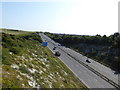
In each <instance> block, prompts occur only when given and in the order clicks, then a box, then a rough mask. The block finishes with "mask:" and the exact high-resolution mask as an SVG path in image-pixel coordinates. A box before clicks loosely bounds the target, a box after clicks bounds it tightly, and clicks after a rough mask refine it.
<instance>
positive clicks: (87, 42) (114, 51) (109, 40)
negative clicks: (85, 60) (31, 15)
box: [45, 32, 120, 72]
mask: <svg viewBox="0 0 120 90" xmlns="http://www.w3.org/2000/svg"><path fill="white" fill-rule="evenodd" d="M45 34H46V35H47V36H49V37H50V38H51V39H53V40H54V41H56V42H58V43H61V44H62V45H65V46H66V47H69V48H71V49H74V50H75V51H77V52H79V53H81V54H83V55H85V56H87V57H89V58H92V59H93V60H96V61H98V62H99V63H102V64H104V65H106V66H107V67H110V68H111V69H113V70H115V71H116V72H119V71H120V33H117V32H116V33H114V34H112V35H110V36H106V35H104V36H101V35H95V36H89V35H68V34H53V33H49V32H45Z"/></svg>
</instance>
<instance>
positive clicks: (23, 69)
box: [19, 66, 29, 73]
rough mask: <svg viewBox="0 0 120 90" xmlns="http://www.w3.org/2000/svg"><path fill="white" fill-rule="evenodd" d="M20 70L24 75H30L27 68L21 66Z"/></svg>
mask: <svg viewBox="0 0 120 90" xmlns="http://www.w3.org/2000/svg"><path fill="white" fill-rule="evenodd" d="M19 70H20V71H21V72H22V73H29V71H28V69H27V68H26V67H25V66H20V67H19Z"/></svg>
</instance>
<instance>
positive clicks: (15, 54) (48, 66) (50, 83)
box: [1, 29, 87, 90]
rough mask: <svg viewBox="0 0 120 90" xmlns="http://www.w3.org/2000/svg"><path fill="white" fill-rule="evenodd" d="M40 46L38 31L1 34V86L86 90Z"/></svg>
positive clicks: (48, 51)
mask: <svg viewBox="0 0 120 90" xmlns="http://www.w3.org/2000/svg"><path fill="white" fill-rule="evenodd" d="M7 30H8V29H7ZM2 31H4V30H2ZM9 32H10V33H9ZM17 32H19V33H20V34H16V33H17ZM41 43H42V40H41V37H40V36H39V35H38V34H37V33H35V32H34V33H33V32H25V33H23V34H21V32H20V31H14V30H13V31H12V34H11V31H9V30H8V31H7V33H5V32H2V44H1V45H2V87H3V88H36V87H40V88H83V89H85V90H86V89H87V87H86V86H85V85H84V84H82V82H80V80H79V79H78V78H77V77H76V76H75V75H74V74H73V73H72V72H71V71H70V70H69V69H68V68H67V66H66V65H65V64H64V63H62V62H61V60H59V59H58V58H57V57H56V56H54V54H53V53H52V52H51V51H50V50H49V49H48V48H47V47H43V46H41Z"/></svg>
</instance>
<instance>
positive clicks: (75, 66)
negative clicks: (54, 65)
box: [40, 33, 118, 88]
mask: <svg viewBox="0 0 120 90" xmlns="http://www.w3.org/2000/svg"><path fill="white" fill-rule="evenodd" d="M40 35H41V37H42V39H43V41H45V40H46V41H47V42H48V48H49V49H50V50H51V51H52V52H53V53H54V50H53V48H54V47H55V46H56V47H57V50H58V51H59V52H60V53H61V56H60V57H59V58H60V60H61V61H62V62H63V63H64V64H65V65H66V66H67V67H68V68H69V69H70V70H71V71H72V72H73V73H74V74H75V75H76V76H77V77H78V78H79V79H80V80H81V81H82V82H83V83H84V84H85V85H86V86H87V87H88V88H115V86H113V85H112V84H110V83H108V82H107V81H106V80H105V79H106V78H105V79H104V78H101V76H100V75H101V74H102V75H104V76H106V77H107V78H108V79H110V80H112V81H114V82H115V83H117V84H118V76H117V75H115V74H114V73H113V71H112V70H110V69H109V68H107V67H105V66H103V65H101V64H99V63H97V62H95V61H94V60H92V59H90V61H91V63H87V62H85V60H86V58H87V57H85V56H83V55H81V54H79V53H77V52H75V51H73V50H71V49H69V48H66V47H64V46H58V43H56V42H54V41H53V40H51V39H50V38H49V37H47V36H46V35H44V34H42V33H41V34H40ZM78 61H79V62H78ZM82 64H84V65H82ZM87 67H88V68H89V67H91V68H93V69H95V71H98V72H99V73H98V74H96V73H95V72H94V71H93V70H91V68H89V69H88V68H87ZM99 74H100V75H99Z"/></svg>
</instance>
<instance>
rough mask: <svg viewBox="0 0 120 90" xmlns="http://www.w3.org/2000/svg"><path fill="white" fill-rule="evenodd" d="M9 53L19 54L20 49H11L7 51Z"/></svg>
mask: <svg viewBox="0 0 120 90" xmlns="http://www.w3.org/2000/svg"><path fill="white" fill-rule="evenodd" d="M9 51H10V52H13V53H14V54H19V53H20V49H19V48H18V47H12V48H10V50H9Z"/></svg>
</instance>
